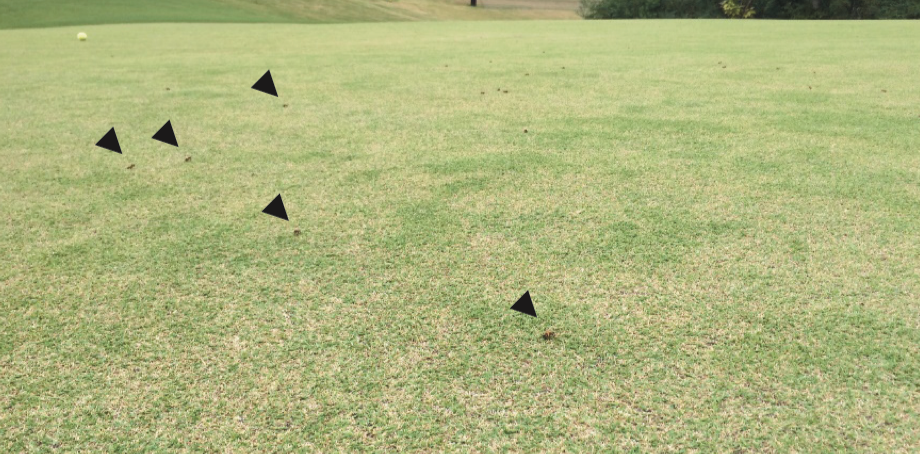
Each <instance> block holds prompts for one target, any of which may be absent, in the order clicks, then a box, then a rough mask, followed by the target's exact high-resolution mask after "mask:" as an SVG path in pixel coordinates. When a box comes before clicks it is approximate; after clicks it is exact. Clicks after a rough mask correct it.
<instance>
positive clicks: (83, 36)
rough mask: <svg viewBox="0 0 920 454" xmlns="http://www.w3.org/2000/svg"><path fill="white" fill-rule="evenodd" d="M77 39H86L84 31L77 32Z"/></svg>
mask: <svg viewBox="0 0 920 454" xmlns="http://www.w3.org/2000/svg"><path fill="white" fill-rule="evenodd" d="M77 39H79V40H80V41H86V33H83V32H80V33H77Z"/></svg>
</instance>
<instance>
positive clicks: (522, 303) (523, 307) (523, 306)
mask: <svg viewBox="0 0 920 454" xmlns="http://www.w3.org/2000/svg"><path fill="white" fill-rule="evenodd" d="M511 309H513V310H516V311H518V312H520V313H522V314H527V315H530V316H531V317H536V316H537V311H536V310H535V309H534V308H533V300H531V299H530V291H529V290H528V291H526V292H524V294H523V295H521V297H520V298H518V300H517V302H516V303H514V305H513V306H511Z"/></svg>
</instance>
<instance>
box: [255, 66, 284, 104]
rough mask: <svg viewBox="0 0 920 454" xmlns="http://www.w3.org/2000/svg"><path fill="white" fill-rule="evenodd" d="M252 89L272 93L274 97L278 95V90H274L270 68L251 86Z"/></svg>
mask: <svg viewBox="0 0 920 454" xmlns="http://www.w3.org/2000/svg"><path fill="white" fill-rule="evenodd" d="M252 89H253V90H258V91H261V92H262V93H266V94H269V95H272V96H274V97H276V98H277V97H278V92H277V91H275V81H273V80H272V72H271V70H268V71H265V74H264V75H263V76H262V78H261V79H259V80H258V81H257V82H256V84H255V85H253V86H252Z"/></svg>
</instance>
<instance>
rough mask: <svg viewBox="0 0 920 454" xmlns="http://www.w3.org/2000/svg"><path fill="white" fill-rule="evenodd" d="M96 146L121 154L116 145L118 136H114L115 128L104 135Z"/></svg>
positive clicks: (119, 147) (118, 146) (119, 148)
mask: <svg viewBox="0 0 920 454" xmlns="http://www.w3.org/2000/svg"><path fill="white" fill-rule="evenodd" d="M96 146H97V147H100V148H105V149H106V150H109V151H114V152H116V153H118V154H121V145H119V144H118V136H117V135H115V128H112V129H109V132H107V133H105V135H104V136H102V138H101V139H99V141H98V142H96Z"/></svg>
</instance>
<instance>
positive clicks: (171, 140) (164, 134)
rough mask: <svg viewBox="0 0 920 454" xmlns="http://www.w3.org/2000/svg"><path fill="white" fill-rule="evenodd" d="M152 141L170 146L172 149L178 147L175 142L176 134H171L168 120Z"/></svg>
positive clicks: (171, 130) (177, 143)
mask: <svg viewBox="0 0 920 454" xmlns="http://www.w3.org/2000/svg"><path fill="white" fill-rule="evenodd" d="M153 139H155V140H159V141H160V142H163V143H167V144H170V145H172V146H174V147H178V146H179V142H177V141H176V133H174V132H173V128H172V123H170V122H169V120H167V121H166V124H165V125H163V127H162V128H160V130H159V131H157V133H156V134H154V135H153Z"/></svg>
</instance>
